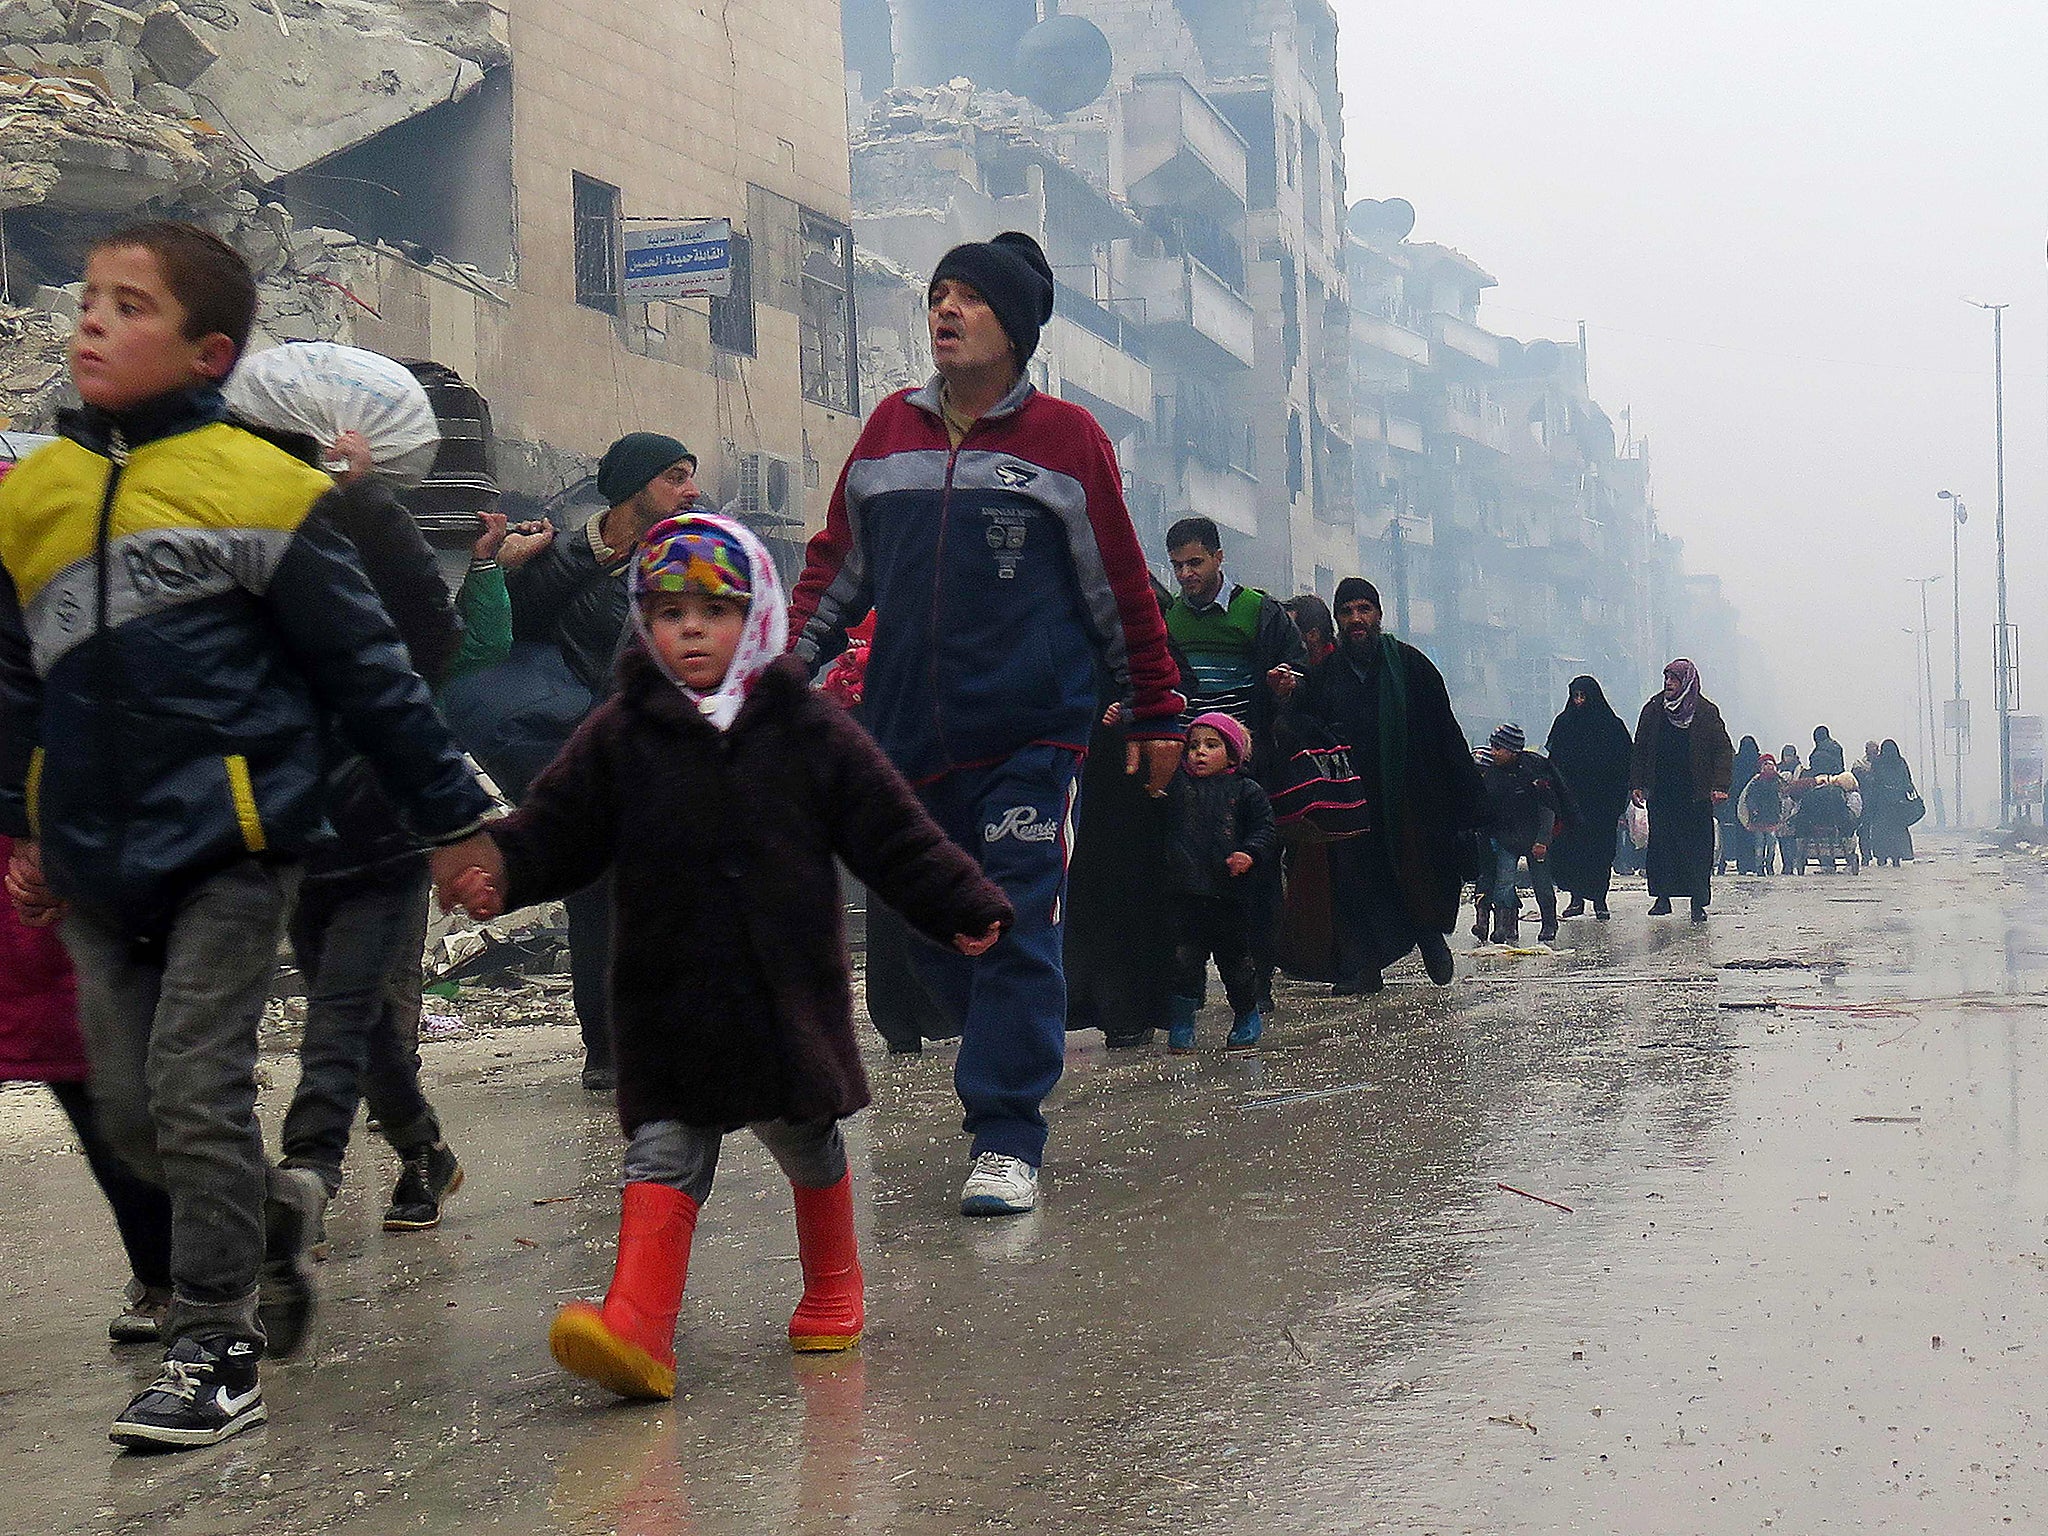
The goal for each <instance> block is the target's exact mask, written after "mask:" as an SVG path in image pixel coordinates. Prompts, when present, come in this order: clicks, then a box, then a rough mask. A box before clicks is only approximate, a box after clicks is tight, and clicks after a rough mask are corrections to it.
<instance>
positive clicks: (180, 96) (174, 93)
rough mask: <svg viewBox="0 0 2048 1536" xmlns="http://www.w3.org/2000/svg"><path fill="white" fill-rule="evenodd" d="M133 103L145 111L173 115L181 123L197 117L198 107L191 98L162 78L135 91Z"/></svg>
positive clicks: (167, 115)
mask: <svg viewBox="0 0 2048 1536" xmlns="http://www.w3.org/2000/svg"><path fill="white" fill-rule="evenodd" d="M135 105H137V106H138V107H140V108H142V110H143V111H145V112H157V113H161V114H162V115H163V116H165V117H175V118H176V119H177V120H178V121H179V122H181V123H189V122H193V121H196V120H197V119H198V117H199V108H198V106H197V104H195V103H194V102H193V100H192V98H191V97H190V96H188V95H186V94H185V93H184V92H183V91H181V90H179V89H178V87H176V86H175V85H168V84H166V83H165V82H164V81H162V80H158V81H156V82H154V83H153V84H150V85H145V86H143V87H142V88H141V89H139V90H138V91H136V93H135Z"/></svg>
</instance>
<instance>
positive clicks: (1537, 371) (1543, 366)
mask: <svg viewBox="0 0 2048 1536" xmlns="http://www.w3.org/2000/svg"><path fill="white" fill-rule="evenodd" d="M1563 357H1564V354H1563V353H1562V352H1560V351H1558V349H1557V343H1556V342H1554V341H1532V342H1530V343H1529V344H1528V345H1527V346H1525V347H1523V348H1522V371H1523V372H1524V373H1526V374H1528V376H1529V377H1530V378H1532V379H1540V378H1542V377H1543V376H1544V375H1545V374H1549V373H1555V372H1557V365H1558V363H1559V362H1560V361H1562V360H1563Z"/></svg>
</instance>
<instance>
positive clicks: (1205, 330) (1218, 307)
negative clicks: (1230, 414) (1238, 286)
mask: <svg viewBox="0 0 2048 1536" xmlns="http://www.w3.org/2000/svg"><path fill="white" fill-rule="evenodd" d="M1130 271H1131V281H1130V297H1132V298H1135V299H1139V300H1142V301H1143V310H1144V321H1145V328H1146V332H1147V340H1148V341H1149V342H1152V343H1154V344H1161V345H1165V346H1167V347H1169V348H1177V349H1180V350H1182V351H1185V352H1191V353H1193V354H1195V355H1197V356H1199V357H1202V358H1203V359H1204V360H1206V361H1209V362H1213V363H1217V364H1220V365H1222V366H1225V367H1230V366H1233V365H1234V366H1237V367H1244V368H1249V367H1250V366H1251V365H1252V358H1253V350H1252V349H1253V343H1254V339H1255V336H1256V334H1257V327H1256V322H1255V317H1254V315H1253V313H1252V306H1251V304H1250V302H1249V301H1248V300H1247V299H1246V298H1245V297H1244V296H1243V295H1242V294H1240V293H1235V292H1233V291H1232V290H1231V288H1230V287H1229V285H1227V284H1226V283H1224V282H1223V280H1222V279H1221V278H1219V277H1217V276H1216V274H1215V273H1213V272H1211V271H1210V270H1209V269H1208V268H1207V267H1205V266H1203V265H1202V264H1201V263H1200V262H1199V261H1196V260H1195V259H1194V258H1193V257H1192V256H1136V257H1133V258H1132V259H1131V264H1130Z"/></svg>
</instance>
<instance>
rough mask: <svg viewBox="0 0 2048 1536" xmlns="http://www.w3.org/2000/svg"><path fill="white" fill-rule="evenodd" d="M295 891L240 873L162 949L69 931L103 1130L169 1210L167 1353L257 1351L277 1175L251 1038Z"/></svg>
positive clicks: (87, 927) (257, 874)
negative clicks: (226, 1340) (203, 1348)
mask: <svg viewBox="0 0 2048 1536" xmlns="http://www.w3.org/2000/svg"><path fill="white" fill-rule="evenodd" d="M298 883H299V870H298V867H297V866H296V865H291V864H270V863H264V862H261V861H259V860H256V859H244V860H243V861H241V862H240V863H238V864H232V865H230V866H228V868H226V869H224V870H222V871H221V872H220V873H218V874H216V875H213V876H211V877H209V878H208V879H206V880H204V881H202V882H200V883H199V884H198V885H197V886H194V887H193V888H192V890H191V891H189V892H188V893H187V894H186V896H185V898H184V899H183V900H182V901H181V902H180V903H179V904H178V909H177V911H176V913H175V914H174V915H173V916H172V918H171V923H170V927H169V930H168V931H167V933H166V934H165V936H164V939H163V942H162V944H161V945H149V946H147V947H145V946H142V945H139V944H138V943H137V942H136V941H135V940H134V939H133V938H132V937H131V936H130V935H129V934H128V933H127V932H126V931H124V930H123V929H122V928H120V927H119V926H116V925H112V924H109V923H108V922H106V921H105V920H104V919H103V918H101V917H99V916H98V915H96V914H94V913H92V912H89V911H87V910H84V909H82V908H73V909H72V910H71V911H70V912H69V913H67V914H66V916H65V919H64V927H63V934H64V944H65V947H66V948H67V949H68V950H70V952H71V963H72V965H73V967H74V968H75V969H76V970H77V972H78V1018H79V1024H80V1026H81V1028H82V1029H83V1031H84V1034H85V1042H86V1051H87V1054H88V1055H89V1056H90V1058H91V1061H92V1084H91V1086H92V1096H93V1108H94V1110H95V1112H96V1113H97V1115H98V1117H99V1124H100V1129H101V1131H102V1133H103V1134H104V1135H105V1137H106V1139H107V1141H108V1143H109V1145H111V1146H112V1147H113V1149H114V1150H115V1152H116V1153H118V1154H119V1156H120V1157H121V1159H122V1160H123V1161H124V1162H126V1163H127V1164H128V1165H129V1166H130V1167H132V1168H133V1169H134V1170H135V1171H136V1172H137V1173H138V1174H140V1175H142V1177H144V1178H146V1179H148V1180H150V1181H151V1182H152V1183H156V1184H160V1185H161V1186H163V1188H164V1189H165V1190H167V1191H168V1192H169V1194H170V1197H171V1310H170V1316H169V1317H168V1318H167V1319H166V1321H165V1324H164V1340H165V1342H166V1343H167V1344H168V1343H170V1342H172V1341H175V1340H177V1339H180V1338H185V1337H188V1336H190V1335H195V1334H228V1335H230V1336H232V1337H235V1338H242V1339H249V1340H253V1341H255V1342H257V1343H261V1342H262V1340H263V1329H262V1326H261V1325H260V1324H259V1323H258V1322H257V1320H256V1281H257V1276H258V1273H259V1271H260V1270H261V1268H262V1264H263V1206H264V1198H265V1195H266V1193H267V1191H268V1188H269V1180H270V1179H271V1178H272V1177H273V1175H272V1172H271V1169H270V1167H269V1164H268V1163H267V1162H266V1160H265V1159H264V1156H263V1131H262V1128H261V1127H260V1126H258V1124H257V1123H256V1028H257V1025H258V1024H259V1023H260V1022H261V1021H262V1017H263V1000H264V998H265V996H266V995H267V994H268V993H269V990H270V981H271V976H272V974H273V973H274V972H275V970H276V968H277V950H278V941H279V939H280V938H281V937H282V936H283V933H284V923H285V915H286V913H287V912H288V911H289V909H290V907H291V902H292V895H293V893H294V891H296V889H297V888H298Z"/></svg>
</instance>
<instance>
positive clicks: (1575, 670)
mask: <svg viewBox="0 0 2048 1536" xmlns="http://www.w3.org/2000/svg"><path fill="white" fill-rule="evenodd" d="M1414 222H1415V214H1414V210H1413V208H1412V207H1410V206H1409V204H1407V203H1406V202H1405V201H1402V200H1400V199H1390V200H1387V201H1384V202H1382V201H1376V200H1367V201H1364V202H1361V203H1359V204H1357V205H1356V206H1354V207H1353V209H1352V210H1351V213H1350V215H1349V219H1348V225H1349V242H1348V245H1347V252H1346V255H1347V265H1348V269H1349V278H1350V300H1351V315H1350V337H1351V364H1352V367H1351V381H1352V388H1353V392H1354V395H1353V401H1354V414H1353V435H1354V438H1355V441H1356V444H1357V452H1356V458H1355V465H1356V472H1357V494H1358V506H1359V529H1360V538H1361V543H1362V545H1363V548H1364V551H1365V564H1366V567H1367V570H1368V573H1369V574H1372V575H1373V576H1374V577H1375V578H1376V579H1377V580H1378V582H1379V585H1380V588H1381V591H1382V595H1383V596H1384V597H1385V598H1386V601H1387V604H1388V609H1389V613H1388V622H1389V624H1390V626H1391V627H1392V628H1394V629H1396V630H1397V631H1398V632H1400V633H1401V634H1403V635H1405V636H1407V637H1408V638H1410V639H1412V640H1413V641H1414V642H1415V643H1416V644H1418V645H1421V646H1423V647H1424V648H1425V649H1427V650H1428V651H1429V653H1430V654H1431V655H1432V656H1433V657H1434V658H1435V659H1436V660H1437V663H1438V665H1439V666H1441V667H1442V669H1443V672H1444V676H1445V679H1446V681H1447V682H1448V683H1449V685H1450V689H1451V694H1452V699H1453V701H1454V703H1455V704H1456V706H1457V709H1458V713H1459V716H1460V718H1461V719H1463V720H1464V721H1465V722H1466V724H1467V725H1468V726H1469V727H1471V728H1472V729H1473V730H1474V731H1478V730H1480V729H1481V726H1482V724H1483V723H1485V722H1490V721H1497V720H1504V719H1512V720H1516V721H1519V722H1520V723H1521V724H1522V725H1523V726H1524V727H1525V728H1527V729H1528V730H1529V731H1530V732H1531V734H1532V736H1533V737H1536V738H1537V739H1540V736H1541V733H1542V731H1543V729H1544V728H1546V727H1547V726H1548V724H1549V722H1550V719H1551V717H1552V716H1553V715H1554V714H1555V713H1556V711H1557V710H1558V709H1559V708H1560V707H1561V705H1562V703H1563V700H1564V697H1565V693H1566V690H1567V688H1568V687H1569V684H1570V681H1571V679H1572V678H1573V677H1574V676H1576V675H1577V674H1579V673H1582V672H1589V673H1592V674H1593V675H1594V676H1596V677H1598V678H1599V679H1600V680H1601V682H1602V683H1603V685H1604V686H1605V687H1606V688H1607V689H1608V691H1609V696H1610V698H1611V699H1612V700H1613V701H1614V704H1615V707H1616V708H1617V709H1618V710H1623V711H1624V712H1626V711H1627V710H1628V709H1630V708H1632V707H1633V705H1634V704H1635V703H1636V702H1639V701H1640V700H1641V699H1644V698H1647V697H1648V696H1649V694H1650V693H1651V692H1653V691H1654V690H1655V689H1656V687H1657V686H1658V683H1659V679H1660V676H1661V672H1662V669H1663V665H1664V663H1665V662H1666V661H1668V660H1669V659H1670V658H1671V657H1672V656H1674V655H1679V654H1690V655H1692V656H1693V658H1694V659H1695V660H1697V661H1699V663H1700V665H1701V666H1702V668H1703V669H1706V671H1707V674H1708V676H1709V679H1710V686H1711V687H1712V689H1713V691H1714V692H1715V695H1716V697H1718V698H1719V699H1720V700H1721V702H1722V703H1723V704H1724V706H1727V707H1728V708H1729V709H1730V711H1731V713H1730V718H1731V719H1736V718H1739V715H1740V712H1741V709H1742V707H1743V705H1744V703H1745V699H1744V692H1745V684H1746V676H1747V673H1746V669H1745V668H1744V667H1743V666H1742V664H1741V663H1742V661H1743V659H1744V649H1743V647H1742V645H1741V642H1740V639H1739V636H1738V634H1737V618H1736V614H1735V611H1734V609H1733V607H1732V605H1730V604H1729V603H1728V602H1727V601H1726V599H1725V597H1723V596H1722V594H1721V590H1720V581H1719V578H1717V577H1711V576H1699V575H1688V574H1687V572H1686V570H1685V563H1684V549H1683V546H1682V544H1681V543H1680V542H1679V541H1678V540H1677V539H1675V538H1673V537H1671V536H1670V535H1669V534H1667V533H1666V532H1664V531H1663V530H1662V528H1661V527H1660V526H1659V523H1658V518H1657V510H1656V504H1655V498H1654V494H1653V486H1652V481H1651V476H1650V454H1649V446H1648V444H1647V443H1646V442H1645V441H1644V440H1643V439H1642V438H1640V437H1637V436H1635V435H1633V434H1632V433H1630V432H1629V431H1628V430H1627V429H1626V428H1625V427H1624V429H1623V430H1622V431H1621V432H1619V433H1617V431H1616V428H1615V423H1614V421H1613V419H1612V418H1611V417H1609V415H1608V414H1607V412H1606V411H1604V410H1603V409H1602V408H1601V407H1600V405H1599V404H1598V403H1597V402H1596V401H1595V400H1594V399H1593V398H1592V394H1591V391H1590V388H1589V384H1588V374H1587V354H1586V346H1585V339H1584V337H1583V335H1581V336H1579V337H1576V338H1573V339H1569V340H1565V341H1552V340H1542V339H1539V340H1534V341H1529V342H1523V341H1519V340H1517V339H1515V338H1514V337H1511V336H1504V335H1500V334H1497V333H1495V332H1493V331H1490V330H1488V329H1486V328H1485V327H1484V326H1483V325H1481V324H1480V305H1481V301H1482V299H1483V296H1484V295H1485V293H1486V291H1487V290H1488V289H1489V288H1491V287H1493V286H1494V279H1493V278H1492V276H1490V275H1489V274H1488V273H1487V272H1486V271H1485V269H1484V268H1482V267H1480V266H1479V265H1478V264H1477V263H1476V262H1474V261H1472V260H1471V259H1470V258H1469V257H1467V256H1465V255H1463V254H1462V253H1460V252H1458V251H1455V250H1452V249H1450V248H1449V247H1446V246H1443V245H1438V244H1433V243H1431V242H1428V241H1420V240H1415V239H1413V238H1411V231H1412V229H1413V226H1414Z"/></svg>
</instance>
